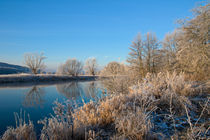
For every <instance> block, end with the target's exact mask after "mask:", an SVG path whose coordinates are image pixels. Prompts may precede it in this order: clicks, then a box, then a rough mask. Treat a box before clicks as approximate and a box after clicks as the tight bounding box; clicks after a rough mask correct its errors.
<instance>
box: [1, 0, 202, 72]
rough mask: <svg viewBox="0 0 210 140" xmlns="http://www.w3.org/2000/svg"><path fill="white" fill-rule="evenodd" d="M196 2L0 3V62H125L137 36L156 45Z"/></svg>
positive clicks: (53, 0) (9, 0)
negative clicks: (148, 36) (152, 37)
mask: <svg viewBox="0 0 210 140" xmlns="http://www.w3.org/2000/svg"><path fill="white" fill-rule="evenodd" d="M199 2H200V1H198V0H0V62H7V63H13V64H19V65H23V58H24V53H28V52H37V53H40V52H44V54H45V56H46V57H47V59H46V64H47V66H48V68H56V66H57V65H59V64H61V63H64V62H65V60H66V59H68V58H77V59H79V60H82V61H84V60H85V59H86V58H88V57H96V58H97V59H98V63H100V65H105V64H107V63H108V62H109V61H113V60H117V61H119V60H120V61H125V60H126V57H127V54H128V52H129V49H128V47H129V46H130V44H131V41H132V40H133V39H134V38H135V36H136V35H137V33H138V32H141V33H142V34H145V33H146V32H148V31H152V32H154V33H156V35H157V37H158V38H159V39H160V40H161V39H163V37H164V35H165V34H166V33H168V32H171V31H173V30H174V29H175V28H176V27H177V24H175V23H176V20H177V19H180V18H184V17H187V16H191V15H192V14H191V11H190V10H191V9H192V8H194V7H195V6H196V4H198V3H199Z"/></svg>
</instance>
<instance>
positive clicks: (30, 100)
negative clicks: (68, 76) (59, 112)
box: [23, 86, 45, 107]
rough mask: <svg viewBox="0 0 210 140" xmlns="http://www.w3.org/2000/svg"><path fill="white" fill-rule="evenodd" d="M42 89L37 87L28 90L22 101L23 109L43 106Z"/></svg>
mask: <svg viewBox="0 0 210 140" xmlns="http://www.w3.org/2000/svg"><path fill="white" fill-rule="evenodd" d="M44 93H45V91H44V88H43V87H39V86H33V87H32V88H30V89H29V91H28V92H27V93H26V95H25V99H24V101H23V106H25V107H35V106H40V107H43V105H44V99H43V96H44Z"/></svg>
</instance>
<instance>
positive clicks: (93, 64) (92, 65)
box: [85, 58, 98, 75]
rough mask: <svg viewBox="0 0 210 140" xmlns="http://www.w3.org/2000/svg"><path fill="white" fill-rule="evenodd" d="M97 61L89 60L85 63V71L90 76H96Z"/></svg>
mask: <svg viewBox="0 0 210 140" xmlns="http://www.w3.org/2000/svg"><path fill="white" fill-rule="evenodd" d="M97 67H98V64H97V61H96V58H88V59H87V60H86V62H85V69H86V72H87V73H88V74H91V75H95V74H96V71H97Z"/></svg>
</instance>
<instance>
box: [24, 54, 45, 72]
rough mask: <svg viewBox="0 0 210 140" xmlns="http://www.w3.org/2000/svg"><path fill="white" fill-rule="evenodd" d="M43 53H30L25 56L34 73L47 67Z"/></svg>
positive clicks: (25, 61) (25, 60)
mask: <svg viewBox="0 0 210 140" xmlns="http://www.w3.org/2000/svg"><path fill="white" fill-rule="evenodd" d="M44 59H46V57H45V56H44V54H43V53H41V54H38V53H28V54H25V56H24V63H25V64H26V65H27V66H28V67H29V68H30V70H31V72H32V73H33V74H38V73H39V72H41V71H42V70H43V69H44V68H45V64H44Z"/></svg>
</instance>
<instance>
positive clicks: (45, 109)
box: [0, 81, 104, 136]
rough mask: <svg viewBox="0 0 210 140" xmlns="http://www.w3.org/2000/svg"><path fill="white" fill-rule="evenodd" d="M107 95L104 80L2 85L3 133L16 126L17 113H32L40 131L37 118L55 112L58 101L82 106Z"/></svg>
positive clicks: (0, 127) (0, 128)
mask: <svg viewBox="0 0 210 140" xmlns="http://www.w3.org/2000/svg"><path fill="white" fill-rule="evenodd" d="M103 96H104V94H103V93H102V86H101V84H100V81H88V82H67V83H61V84H53V85H31V86H25V87H24V86H21V87H0V136H1V135H2V134H3V133H4V131H5V130H6V128H7V127H8V126H15V118H14V112H17V113H20V110H23V112H24V111H25V112H26V116H27V114H29V115H30V120H32V122H33V123H34V125H35V128H36V131H37V132H38V133H39V132H40V128H42V125H40V124H37V121H38V120H40V119H44V118H45V117H49V116H50V114H53V110H52V107H53V106H54V102H55V101H56V100H58V101H59V102H65V101H67V100H69V101H68V102H70V103H71V104H73V105H76V106H82V105H83V103H84V102H86V103H87V102H90V100H93V101H97V100H98V99H100V98H101V97H103ZM26 118H27V117H26Z"/></svg>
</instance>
